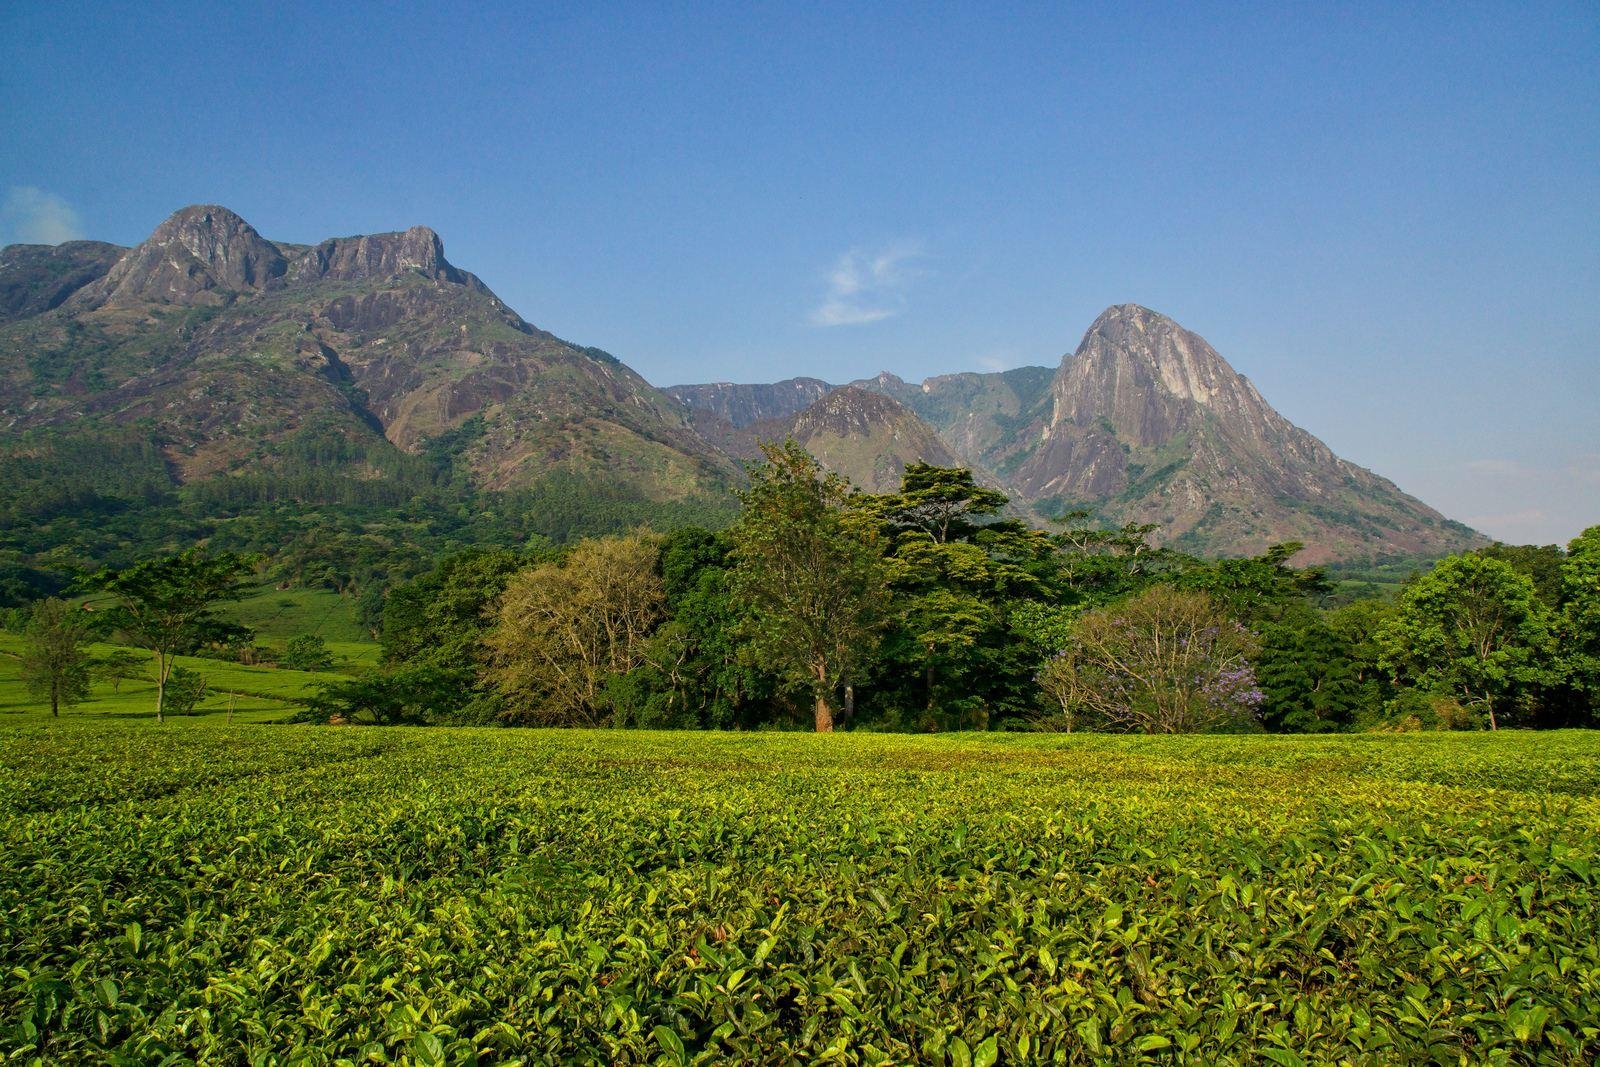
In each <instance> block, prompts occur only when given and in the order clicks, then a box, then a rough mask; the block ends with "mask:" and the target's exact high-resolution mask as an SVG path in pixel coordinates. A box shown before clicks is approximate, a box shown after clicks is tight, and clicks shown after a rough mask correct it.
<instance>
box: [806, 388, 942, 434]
mask: <svg viewBox="0 0 1600 1067" xmlns="http://www.w3.org/2000/svg"><path fill="white" fill-rule="evenodd" d="M907 418H911V419H914V418H916V416H915V415H912V414H911V412H910V411H909V410H908V409H907V408H906V406H905V405H904V404H901V403H900V402H899V401H897V400H894V399H892V398H891V397H887V396H885V395H883V394H882V393H873V392H869V391H868V390H866V389H861V388H858V387H856V386H854V385H843V386H840V387H839V388H837V389H835V390H833V392H831V393H829V394H828V395H827V396H824V397H823V398H822V399H821V400H818V401H817V402H816V403H815V404H812V405H811V406H810V407H808V408H806V409H805V410H804V411H802V412H801V413H800V414H799V416H798V417H797V418H796V419H795V421H794V432H795V436H796V437H798V438H802V439H804V438H805V437H808V436H810V435H811V434H813V433H816V432H819V431H824V430H826V431H828V432H831V433H837V434H864V433H869V432H871V431H872V430H873V429H874V428H875V427H877V426H880V425H883V424H886V423H890V422H893V421H895V420H899V419H907Z"/></svg>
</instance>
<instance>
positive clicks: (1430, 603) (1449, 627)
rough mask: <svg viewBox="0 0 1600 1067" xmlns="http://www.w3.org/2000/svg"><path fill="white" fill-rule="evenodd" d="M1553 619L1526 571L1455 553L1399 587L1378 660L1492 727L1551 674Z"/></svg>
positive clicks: (1518, 709) (1518, 707)
mask: <svg viewBox="0 0 1600 1067" xmlns="http://www.w3.org/2000/svg"><path fill="white" fill-rule="evenodd" d="M1551 621H1552V620H1551V613H1550V610H1549V609H1548V608H1547V607H1546V606H1545V605H1544V603H1543V602H1542V601H1540V600H1539V598H1538V595H1537V593H1536V592H1535V590H1534V585H1533V581H1532V580H1531V579H1530V578H1528V576H1527V575H1524V574H1522V573H1519V572H1518V571H1517V570H1516V569H1515V568H1513V567H1512V566H1511V565H1510V564H1508V563H1505V562H1502V561H1500V560H1498V559H1493V558H1488V557H1484V556H1479V555H1470V556H1452V557H1450V558H1448V559H1445V560H1441V561H1440V563H1439V564H1438V565H1437V566H1436V567H1434V569H1433V570H1431V571H1429V572H1428V573H1427V574H1425V575H1423V576H1422V577H1420V578H1418V579H1417V580H1416V581H1414V582H1412V583H1411V584H1410V585H1408V586H1407V587H1406V588H1405V589H1404V590H1402V591H1401V594H1400V598H1399V603H1398V607H1397V610H1396V612H1395V615H1394V617H1393V618H1392V619H1390V620H1389V622H1388V624H1387V625H1386V626H1385V627H1384V628H1383V629H1382V630H1381V631H1379V633H1378V634H1377V635H1376V639H1377V642H1378V646H1379V648H1380V650H1381V660H1380V662H1381V663H1382V664H1383V666H1385V667H1386V668H1388V669H1390V670H1392V671H1394V672H1395V674H1396V675H1397V676H1398V677H1400V678H1401V679H1403V680H1404V681H1406V682H1408V683H1409V684H1411V685H1414V686H1416V687H1417V688H1419V689H1423V690H1428V691H1431V692H1437V693H1444V694H1449V695H1451V696H1453V697H1454V698H1455V699H1456V700H1458V701H1459V702H1460V703H1461V704H1462V705H1463V706H1465V707H1466V708H1468V709H1470V710H1471V711H1473V712H1475V713H1477V714H1480V715H1482V716H1483V717H1484V718H1486V719H1487V721H1488V723H1489V725H1490V728H1491V729H1493V728H1494V727H1496V726H1497V725H1498V721H1499V719H1500V718H1502V717H1504V716H1507V715H1512V716H1515V715H1517V714H1518V713H1519V712H1521V711H1524V710H1525V708H1524V705H1525V703H1526V698H1527V697H1528V696H1530V695H1531V692H1532V689H1533V687H1535V686H1537V685H1540V684H1542V683H1545V682H1547V681H1548V680H1549V675H1548V673H1547V667H1548V664H1547V657H1548V642H1549V636H1550V624H1551Z"/></svg>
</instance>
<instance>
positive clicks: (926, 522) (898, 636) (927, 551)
mask: <svg viewBox="0 0 1600 1067" xmlns="http://www.w3.org/2000/svg"><path fill="white" fill-rule="evenodd" d="M1006 503H1007V498H1006V496H1005V494H1003V493H1000V492H998V491H996V490H993V489H985V488H982V487H980V486H978V485H977V484H976V483H975V482H974V480H973V476H972V472H971V471H968V470H963V469H960V468H949V467H932V466H928V465H927V464H912V465H911V466H909V467H907V468H906V472H905V477H904V479H903V481H902V484H901V488H900V490H899V491H898V492H895V493H888V494H882V495H871V496H861V495H857V496H852V497H850V498H849V500H848V507H849V510H851V511H858V512H862V513H864V514H867V515H870V516H872V517H874V518H875V519H877V520H879V521H880V522H881V524H882V534H883V541H884V544H885V545H886V547H887V556H886V565H887V568H888V573H889V576H890V589H891V591H892V592H893V596H894V601H893V607H894V609H895V610H894V612H893V615H894V620H893V624H892V626H891V627H890V628H889V629H888V630H887V632H886V633H885V636H884V641H883V645H882V649H881V652H882V654H881V659H880V669H879V670H878V671H877V672H876V674H875V676H874V678H873V682H874V684H873V694H872V695H873V698H874V699H872V700H869V701H868V702H867V704H868V706H867V708H866V709H865V711H866V714H868V715H871V714H874V713H876V714H878V715H880V716H882V720H881V721H884V722H888V723H895V722H898V723H899V724H900V725H904V726H911V725H916V726H918V727H920V728H921V729H925V730H935V729H949V728H956V729H962V728H966V729H971V728H979V729H982V728H984V727H986V726H988V725H989V723H990V721H991V720H992V719H993V718H994V717H995V716H996V715H997V714H998V715H1001V716H1006V715H1007V713H1008V712H1009V713H1010V717H1015V718H1023V717H1026V716H1028V715H1030V714H1031V713H1032V712H1033V711H1034V710H1036V701H1037V694H1036V692H1035V691H1033V690H1032V689H1031V687H1030V686H1029V684H1028V679H1031V678H1032V676H1033V674H1034V673H1035V671H1036V670H1037V663H1029V662H1027V660H1028V657H1029V654H1030V653H1032V652H1033V651H1034V650H1033V649H1031V648H1026V647H1023V646H1022V645H1021V644H1020V643H1019V642H1017V641H1016V640H1015V639H1014V636H1013V634H1012V633H1011V632H1010V631H1009V630H1008V627H1007V613H1008V610H1009V609H1010V607H1011V606H1012V605H1013V604H1014V603H1018V602H1020V601H1021V598H1023V597H1027V596H1045V597H1048V596H1049V593H1050V591H1049V590H1048V589H1047V588H1046V585H1045V582H1044V580H1043V579H1042V578H1041V574H1045V575H1048V574H1049V573H1050V572H1051V571H1052V570H1053V568H1052V565H1051V564H1052V560H1051V557H1052V554H1053V546H1052V545H1051V543H1050V540H1049V538H1048V536H1047V535H1044V534H1042V533H1040V532H1038V531H1033V530H1028V529H1026V528H1025V527H1023V526H1022V524H1021V523H1018V522H1016V521H1014V520H1004V519H997V518H995V517H994V516H995V513H996V512H998V511H999V510H1000V509H1001V508H1002V507H1004V506H1005V504H1006ZM977 519H984V520H985V521H983V522H978V521H975V520H977ZM1055 647H1059V646H1055ZM873 705H877V706H873Z"/></svg>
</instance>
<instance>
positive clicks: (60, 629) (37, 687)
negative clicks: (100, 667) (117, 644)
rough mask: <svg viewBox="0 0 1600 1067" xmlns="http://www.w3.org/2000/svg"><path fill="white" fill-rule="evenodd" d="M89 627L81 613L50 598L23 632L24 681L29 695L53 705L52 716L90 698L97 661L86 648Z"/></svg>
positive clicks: (32, 615)
mask: <svg viewBox="0 0 1600 1067" xmlns="http://www.w3.org/2000/svg"><path fill="white" fill-rule="evenodd" d="M88 636H89V624H88V620H87V619H86V618H85V616H84V613H83V612H82V611H81V610H78V609H75V608H73V607H72V605H70V604H67V603H65V602H64V601H61V600H57V599H56V598H55V597H50V598H49V599H47V600H41V601H39V602H38V603H36V604H34V606H33V611H32V612H31V613H30V614H29V616H28V624H27V626H26V628H25V629H24V630H23V632H22V681H23V684H25V685H26V686H27V687H28V692H30V693H32V694H33V695H34V696H36V697H39V698H40V699H41V700H43V699H48V700H49V701H50V714H51V715H52V716H59V715H60V714H61V706H62V705H63V704H65V705H66V706H67V707H72V706H73V705H74V704H78V703H81V702H82V701H83V700H84V699H85V698H87V697H88V695H89V681H90V671H91V667H92V666H93V660H92V658H91V657H90V656H89V653H88V652H87V651H86V650H85V649H84V647H83V645H84V642H85V641H86V640H88Z"/></svg>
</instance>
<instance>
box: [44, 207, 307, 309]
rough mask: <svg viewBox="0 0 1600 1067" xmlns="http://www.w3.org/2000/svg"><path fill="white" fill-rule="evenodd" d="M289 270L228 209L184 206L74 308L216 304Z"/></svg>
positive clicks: (83, 294) (269, 246)
mask: <svg viewBox="0 0 1600 1067" xmlns="http://www.w3.org/2000/svg"><path fill="white" fill-rule="evenodd" d="M288 267H289V263H288V260H287V259H285V258H284V255H283V252H282V251H281V250H279V248H278V246H277V245H275V244H273V243H272V242H271V241H268V240H267V239H266V238H264V237H262V236H261V235H260V234H259V233H257V232H256V231H255V228H254V227H253V226H251V225H250V224H249V223H248V222H246V221H244V219H242V218H240V217H239V216H238V215H235V214H234V213H233V212H231V211H229V210H228V209H227V208H225V207H217V206H216V205H214V204H208V205H199V206H195V207H186V208H184V209H183V210H181V211H178V212H175V213H174V214H173V215H172V217H171V218H169V219H167V221H165V222H163V223H162V224H161V225H160V226H158V227H156V231H155V232H154V233H152V234H151V235H150V237H149V238H148V239H147V240H145V241H144V242H143V243H142V244H140V245H138V246H137V247H135V248H133V249H132V250H130V251H129V252H128V253H127V254H126V255H124V256H123V257H122V258H121V259H120V260H118V262H117V264H116V265H115V266H113V267H112V268H111V270H110V271H109V272H108V273H107V274H106V276H105V278H104V279H102V280H101V281H100V282H97V283H96V284H94V285H92V286H88V287H85V288H84V289H82V290H80V291H79V292H78V294H77V295H76V296H75V297H74V299H73V303H74V304H75V305H78V306H80V307H86V306H98V305H100V304H106V303H133V302H140V301H148V302H156V303H165V304H217V303H221V302H222V297H223V294H225V293H230V292H240V291H245V290H261V289H265V288H266V287H267V286H268V285H269V284H270V283H271V282H273V281H274V280H276V279H279V278H282V277H283V275H284V273H285V272H286V271H287V270H288Z"/></svg>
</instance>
